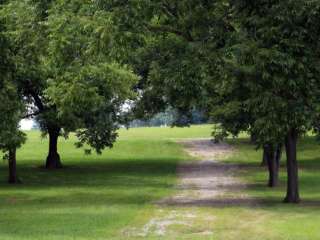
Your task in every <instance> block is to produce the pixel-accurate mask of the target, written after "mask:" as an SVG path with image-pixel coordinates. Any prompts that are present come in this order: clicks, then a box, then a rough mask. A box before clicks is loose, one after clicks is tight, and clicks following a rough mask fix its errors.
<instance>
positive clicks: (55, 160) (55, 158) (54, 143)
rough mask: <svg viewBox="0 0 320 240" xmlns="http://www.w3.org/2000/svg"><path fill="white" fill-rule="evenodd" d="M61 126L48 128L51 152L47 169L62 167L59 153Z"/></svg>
mask: <svg viewBox="0 0 320 240" xmlns="http://www.w3.org/2000/svg"><path fill="white" fill-rule="evenodd" d="M59 133H60V128H59V127H51V128H49V129H48V134H49V153H48V156H47V161H46V168H47V169H57V168H62V164H61V160H60V155H59V153H58V138H59Z"/></svg>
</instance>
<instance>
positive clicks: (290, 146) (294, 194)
mask: <svg viewBox="0 0 320 240" xmlns="http://www.w3.org/2000/svg"><path fill="white" fill-rule="evenodd" d="M297 139H298V133H297V131H296V130H295V129H291V130H290V131H289V132H288V134H287V136H286V139H285V141H286V142H285V145H286V155H287V174H288V180H287V196H286V197H285V199H284V202H287V203H298V202H300V196H299V185H298V163H297Z"/></svg>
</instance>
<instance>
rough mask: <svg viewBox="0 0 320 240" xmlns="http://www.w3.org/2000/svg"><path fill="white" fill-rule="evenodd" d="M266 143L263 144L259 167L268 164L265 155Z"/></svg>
mask: <svg viewBox="0 0 320 240" xmlns="http://www.w3.org/2000/svg"><path fill="white" fill-rule="evenodd" d="M266 148H267V147H266V145H264V146H263V153H262V161H261V167H264V166H267V164H268V156H267V150H266Z"/></svg>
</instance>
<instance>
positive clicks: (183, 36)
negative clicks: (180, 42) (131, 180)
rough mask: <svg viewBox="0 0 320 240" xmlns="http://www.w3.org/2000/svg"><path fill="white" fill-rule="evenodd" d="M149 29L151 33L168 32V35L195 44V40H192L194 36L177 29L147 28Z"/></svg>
mask: <svg viewBox="0 0 320 240" xmlns="http://www.w3.org/2000/svg"><path fill="white" fill-rule="evenodd" d="M147 29H148V30H149V31H151V32H164V33H165V32H166V33H173V34H175V35H177V36H179V37H182V38H184V39H185V40H186V41H188V42H193V41H194V39H193V38H192V36H191V35H190V34H188V33H184V32H182V31H179V30H177V29H174V28H171V27H169V26H151V25H149V26H147Z"/></svg>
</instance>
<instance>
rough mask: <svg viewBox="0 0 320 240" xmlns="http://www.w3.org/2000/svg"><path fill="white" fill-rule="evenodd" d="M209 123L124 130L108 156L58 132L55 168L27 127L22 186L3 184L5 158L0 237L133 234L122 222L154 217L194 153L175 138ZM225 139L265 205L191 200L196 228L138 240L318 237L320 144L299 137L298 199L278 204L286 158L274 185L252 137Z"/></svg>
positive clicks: (3, 170)
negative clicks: (272, 186)
mask: <svg viewBox="0 0 320 240" xmlns="http://www.w3.org/2000/svg"><path fill="white" fill-rule="evenodd" d="M211 129H212V126H210V125H202V126H193V127H191V128H182V129H178V128H173V129H172V128H137V129H130V130H124V129H123V130H120V132H119V134H120V137H119V141H118V142H117V143H116V144H115V146H114V148H113V149H111V150H106V151H104V152H103V154H102V155H96V154H92V155H84V153H83V150H81V149H76V148H74V142H75V138H74V137H73V136H71V137H70V139H68V140H63V139H60V142H59V151H60V155H61V158H62V160H63V163H64V165H65V168H64V169H60V170H56V171H47V170H45V169H43V168H40V166H41V165H43V164H44V159H45V157H46V153H47V145H48V142H47V140H46V139H41V138H40V134H39V132H36V131H31V132H28V142H27V143H26V145H25V146H24V147H23V148H22V149H21V150H19V152H18V172H19V175H20V177H21V179H22V181H23V184H20V185H18V186H10V185H7V184H6V183H5V179H6V176H7V165H6V163H5V162H2V163H1V165H0V240H7V239H8V240H12V239H15V240H29V239H30V240H31V239H36V240H37V239H41V240H49V239H55V240H56V239H57V240H62V239H66V240H69V239H70V240H71V239H80V240H89V239H90V240H91V239H99V240H100V239H117V240H118V239H131V238H132V237H130V236H129V237H128V236H127V235H126V233H125V232H126V229H127V228H128V227H129V228H132V227H136V228H137V229H141V228H143V226H144V225H145V224H146V223H147V222H148V221H149V220H150V219H152V218H153V217H154V216H156V212H157V208H159V207H158V206H157V205H155V204H154V202H155V201H156V200H159V199H161V198H164V197H167V196H170V195H171V194H173V193H174V191H175V188H174V186H175V183H176V181H177V176H176V166H177V164H178V163H179V162H181V161H187V160H190V159H191V158H190V157H189V156H187V155H186V154H185V153H184V152H183V149H182V148H181V146H180V145H178V144H176V143H175V142H174V140H175V139H182V138H208V137H210V132H211ZM229 142H230V144H232V145H233V146H234V147H235V149H236V150H235V154H233V156H231V157H230V158H228V159H227V160H225V161H227V162H232V163H237V164H240V165H241V166H242V167H241V168H240V170H239V176H240V177H241V178H242V179H243V180H244V181H246V182H247V183H248V188H247V189H245V190H244V191H245V192H244V194H245V195H248V196H249V197H252V198H257V199H258V200H259V202H260V203H259V204H258V205H255V206H252V205H248V204H246V203H245V202H243V203H240V204H239V205H237V206H214V205H213V206H211V207H192V212H197V214H198V216H200V217H201V216H203V219H202V220H200V221H198V222H196V223H195V224H194V225H195V226H193V227H188V226H187V227H186V228H182V229H179V228H178V227H177V229H176V232H175V234H174V235H170V233H168V235H166V236H164V237H155V236H147V237H141V238H139V237H137V238H134V239H170V240H171V239H223V240H225V239H227V240H228V239H230V240H233V239H237V240H242V239H243V240H247V239H252V240H254V239H259V240H269V239H270V240H271V239H277V240H278V239H280V240H309V239H320V230H319V224H320V174H319V170H320V146H319V144H318V142H316V140H315V139H314V138H311V137H309V138H305V139H303V140H301V142H300V144H299V156H298V157H299V164H300V187H301V197H302V199H303V202H302V203H301V204H300V205H287V204H283V203H281V200H282V198H283V197H284V195H285V180H286V177H285V168H284V162H285V161H284V160H285V159H284V158H283V159H282V164H283V166H282V170H281V183H280V186H279V187H277V188H275V189H269V188H267V187H266V179H267V174H266V171H265V169H264V168H261V167H259V163H260V160H261V152H260V151H256V150H255V149H254V146H252V145H250V144H249V143H248V140H247V139H239V140H231V139H230V140H229ZM230 191H232V189H230ZM262 200H263V201H262ZM169 210H170V211H171V210H177V211H179V208H176V209H175V208H174V207H170V208H169ZM182 210H183V211H189V210H190V211H191V208H183V209H182ZM208 216H211V218H210V220H209V221H208V220H206V218H207V217H208ZM212 219H213V220H212ZM197 228H199V229H202V228H204V229H210V231H212V232H213V235H211V236H203V235H197V234H195V233H194V231H196V230H197Z"/></svg>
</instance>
